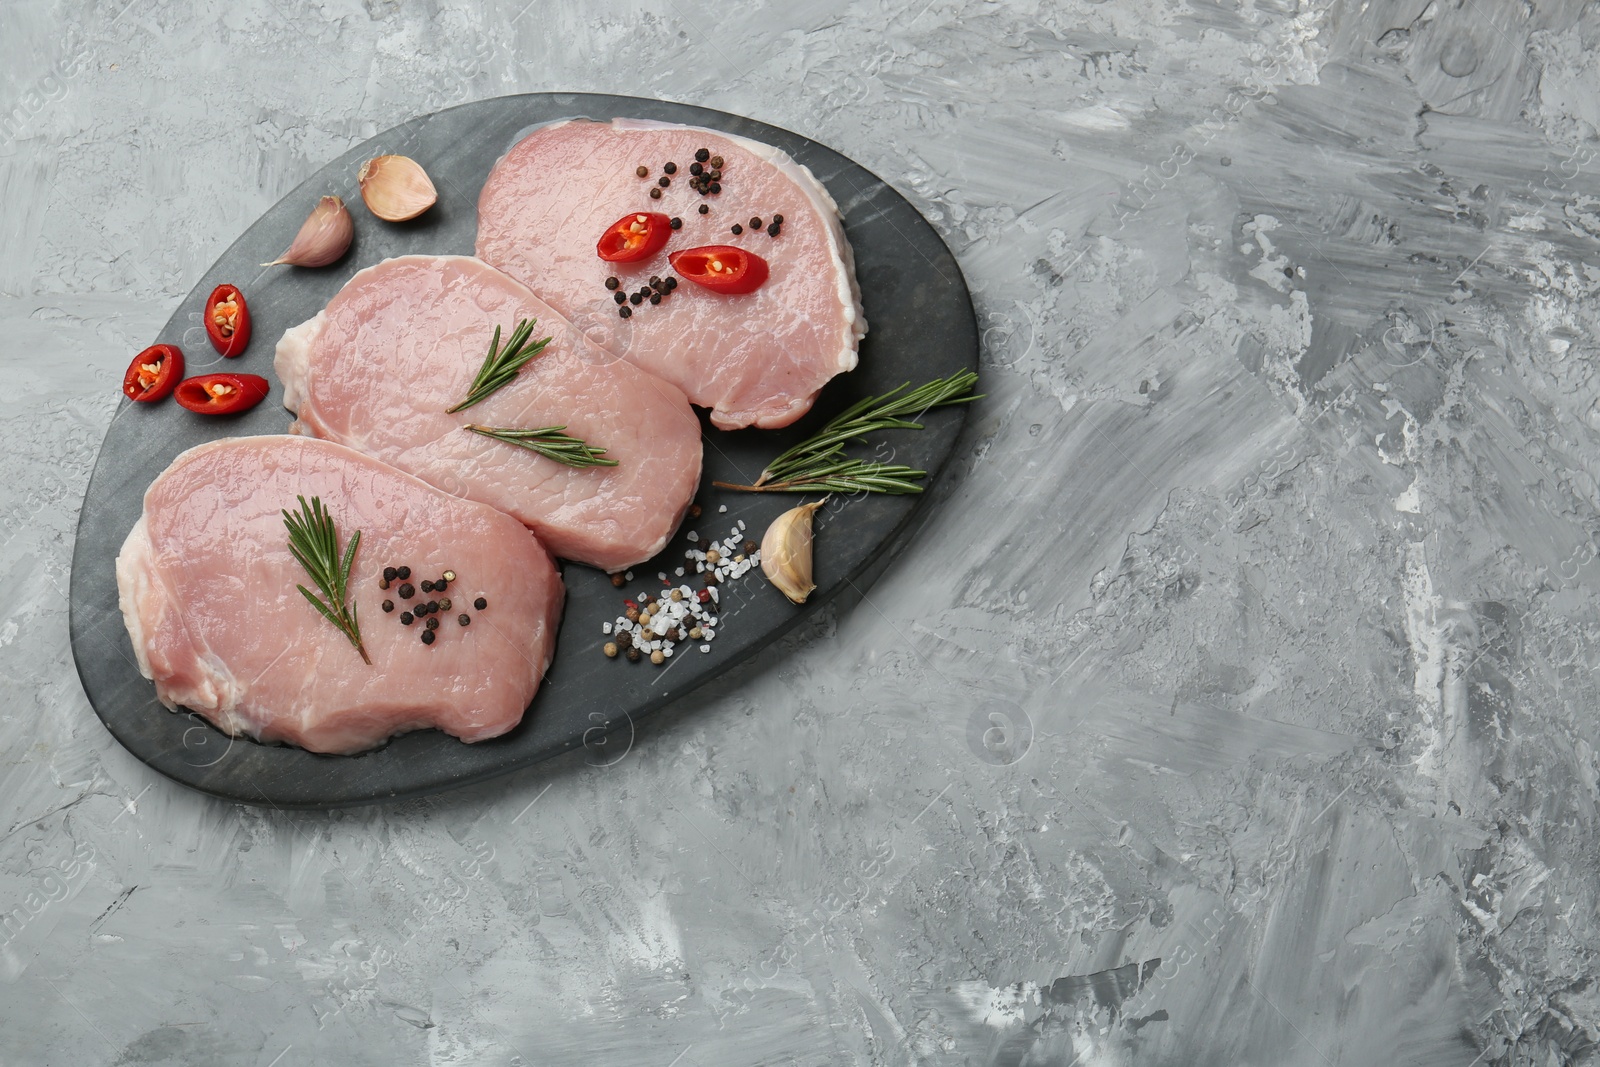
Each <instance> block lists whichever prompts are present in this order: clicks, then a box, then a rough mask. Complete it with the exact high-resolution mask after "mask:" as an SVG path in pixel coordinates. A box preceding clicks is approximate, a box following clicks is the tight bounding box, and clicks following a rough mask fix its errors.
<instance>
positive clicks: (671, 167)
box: [661, 163, 678, 174]
mask: <svg viewBox="0 0 1600 1067" xmlns="http://www.w3.org/2000/svg"><path fill="white" fill-rule="evenodd" d="M661 169H662V170H664V171H666V172H667V173H668V174H676V173H678V165H677V164H676V163H668V164H667V165H666V166H664V167H662V168H661Z"/></svg>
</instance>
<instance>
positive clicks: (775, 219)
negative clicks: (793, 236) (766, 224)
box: [772, 215, 783, 226]
mask: <svg viewBox="0 0 1600 1067" xmlns="http://www.w3.org/2000/svg"><path fill="white" fill-rule="evenodd" d="M772 221H773V222H776V223H777V224H778V225H779V226H782V225H783V216H782V215H774V216H772Z"/></svg>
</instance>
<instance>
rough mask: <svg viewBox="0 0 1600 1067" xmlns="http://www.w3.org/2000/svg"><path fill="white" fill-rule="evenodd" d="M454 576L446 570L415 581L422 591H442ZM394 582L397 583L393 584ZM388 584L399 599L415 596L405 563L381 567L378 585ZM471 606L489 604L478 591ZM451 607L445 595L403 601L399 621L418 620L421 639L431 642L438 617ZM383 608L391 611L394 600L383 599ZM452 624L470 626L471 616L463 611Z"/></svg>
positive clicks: (480, 608)
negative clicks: (432, 576) (437, 575)
mask: <svg viewBox="0 0 1600 1067" xmlns="http://www.w3.org/2000/svg"><path fill="white" fill-rule="evenodd" d="M455 580H456V572H455V571H453V570H446V571H444V572H443V573H442V574H440V575H439V577H437V578H423V579H422V580H421V581H420V582H419V583H418V584H419V585H420V586H421V587H422V592H423V593H443V592H445V591H446V590H448V589H449V588H450V583H452V582H454V581H455ZM396 583H399V584H398V585H396ZM391 587H393V588H394V591H395V595H396V596H398V597H399V598H400V599H401V600H402V601H412V600H414V599H415V598H416V596H417V586H416V585H413V584H412V583H411V568H410V567H406V566H400V567H385V568H383V575H382V577H380V578H379V579H378V588H379V589H384V590H387V589H389V588H391ZM472 606H473V607H474V608H475V609H476V610H478V611H483V610H484V609H485V608H487V607H488V606H489V600H488V598H487V597H485V596H483V595H482V594H481V593H480V594H479V595H478V596H477V598H475V599H474V600H473V601H472ZM454 607H455V604H454V602H452V601H451V599H450V598H449V597H447V596H440V597H435V598H433V599H431V600H417V601H416V602H415V603H407V604H405V605H404V606H403V607H402V610H401V612H400V625H401V626H412V625H415V624H416V623H418V622H420V623H422V633H421V637H422V643H423V644H425V645H431V644H433V643H434V641H436V640H437V639H438V635H439V617H440V616H441V615H446V614H448V613H449V612H450V611H451V609H452V608H454ZM383 610H384V613H385V614H390V613H392V612H393V611H394V610H395V602H394V601H393V600H385V601H384V602H383ZM456 624H457V625H458V626H471V625H472V616H471V615H469V614H467V613H466V612H465V611H463V612H461V613H460V614H459V615H457V616H456Z"/></svg>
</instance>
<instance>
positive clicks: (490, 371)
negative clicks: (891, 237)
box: [445, 319, 550, 414]
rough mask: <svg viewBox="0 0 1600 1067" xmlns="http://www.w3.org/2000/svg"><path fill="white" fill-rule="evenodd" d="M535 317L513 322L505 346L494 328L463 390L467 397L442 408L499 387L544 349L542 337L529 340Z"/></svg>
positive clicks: (472, 400) (467, 405)
mask: <svg viewBox="0 0 1600 1067" xmlns="http://www.w3.org/2000/svg"><path fill="white" fill-rule="evenodd" d="M538 321H539V320H538V319H523V320H522V321H521V322H518V323H517V328H516V329H514V330H512V331H511V336H510V337H508V338H506V346H505V347H504V348H501V347H500V327H498V326H496V327H495V328H494V340H492V341H490V342H489V353H488V355H486V356H484V357H483V366H482V367H480V368H479V369H478V376H477V377H476V378H474V379H472V387H471V388H470V389H468V390H467V398H466V399H465V400H463V401H462V402H461V403H459V404H457V405H456V406H455V407H453V408H446V409H445V410H446V411H448V412H450V413H452V414H453V413H454V412H457V411H460V410H461V409H462V408H470V407H471V406H472V405H474V404H476V403H478V402H480V401H482V400H484V399H486V398H487V397H488V396H489V394H490V393H492V392H494V391H495V390H496V389H498V388H500V387H501V386H502V385H504V384H506V383H507V382H509V381H510V380H511V379H513V378H515V377H516V376H517V372H518V371H519V370H521V369H522V368H523V367H525V366H527V365H528V362H529V361H530V360H532V359H533V357H534V356H537V355H538V354H539V353H540V352H543V351H544V346H545V345H547V344H549V343H550V338H548V337H546V338H545V339H544V340H542V341H532V342H531V343H530V341H529V338H531V337H532V336H533V324H534V323H536V322H538Z"/></svg>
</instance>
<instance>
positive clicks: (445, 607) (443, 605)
mask: <svg viewBox="0 0 1600 1067" xmlns="http://www.w3.org/2000/svg"><path fill="white" fill-rule="evenodd" d="M439 610H440V611H449V610H450V598H449V597H445V598H444V599H443V600H441V601H439Z"/></svg>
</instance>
